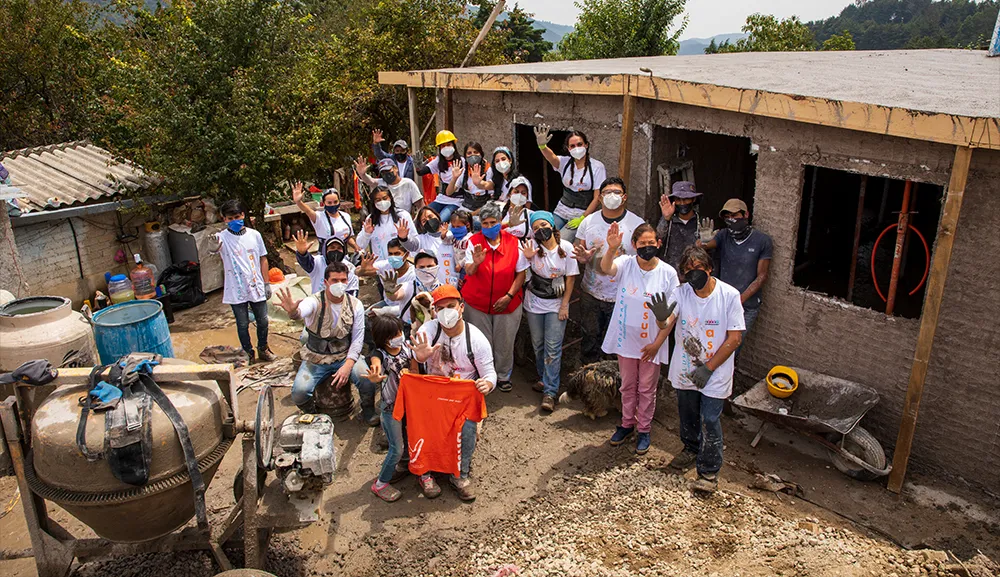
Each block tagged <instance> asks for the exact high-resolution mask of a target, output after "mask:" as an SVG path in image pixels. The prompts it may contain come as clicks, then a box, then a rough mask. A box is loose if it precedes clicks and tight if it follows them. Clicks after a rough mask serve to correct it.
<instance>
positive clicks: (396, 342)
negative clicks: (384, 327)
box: [389, 335, 403, 349]
mask: <svg viewBox="0 0 1000 577" xmlns="http://www.w3.org/2000/svg"><path fill="white" fill-rule="evenodd" d="M389 346H390V347H392V348H394V349H399V348H402V347H403V335H399V336H398V337H393V338H392V339H390V340H389Z"/></svg>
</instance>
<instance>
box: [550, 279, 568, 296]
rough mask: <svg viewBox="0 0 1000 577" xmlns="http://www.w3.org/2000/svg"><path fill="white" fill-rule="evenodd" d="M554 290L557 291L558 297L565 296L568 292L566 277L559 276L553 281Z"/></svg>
mask: <svg viewBox="0 0 1000 577" xmlns="http://www.w3.org/2000/svg"><path fill="white" fill-rule="evenodd" d="M552 290H554V291H555V293H556V296H557V297H561V296H563V293H565V292H566V277H564V276H557V277H556V278H554V279H552Z"/></svg>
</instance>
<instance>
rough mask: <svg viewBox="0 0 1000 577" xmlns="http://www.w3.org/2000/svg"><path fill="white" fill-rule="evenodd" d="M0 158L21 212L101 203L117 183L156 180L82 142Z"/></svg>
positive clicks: (145, 184)
mask: <svg viewBox="0 0 1000 577" xmlns="http://www.w3.org/2000/svg"><path fill="white" fill-rule="evenodd" d="M0 162H2V163H3V165H4V167H6V168H7V170H8V171H9V172H10V178H11V184H12V185H13V186H15V187H17V188H19V189H21V191H23V192H24V193H25V194H26V195H27V196H26V197H25V198H20V199H17V200H16V201H15V202H17V203H18V206H20V208H21V211H22V212H25V213H29V212H38V211H43V210H57V209H60V208H66V207H70V206H78V205H82V204H87V203H90V202H93V201H95V200H100V201H104V202H106V201H108V200H110V199H111V198H113V197H115V196H118V194H119V190H120V187H121V186H122V185H124V186H125V187H127V188H128V189H130V190H138V189H146V188H149V187H150V186H152V185H153V184H156V182H157V180H156V179H155V178H153V177H150V176H148V175H146V173H144V172H143V171H142V169H141V168H139V167H136V166H134V165H132V164H131V163H128V162H125V163H121V162H117V161H115V159H114V156H112V154H111V153H110V152H108V151H107V150H104V149H103V148H101V147H99V146H95V145H93V144H91V143H90V142H87V141H79V142H66V143H62V144H53V145H49V146H39V147H35V148H26V149H23V150H13V151H10V152H6V153H4V154H3V156H2V157H0Z"/></svg>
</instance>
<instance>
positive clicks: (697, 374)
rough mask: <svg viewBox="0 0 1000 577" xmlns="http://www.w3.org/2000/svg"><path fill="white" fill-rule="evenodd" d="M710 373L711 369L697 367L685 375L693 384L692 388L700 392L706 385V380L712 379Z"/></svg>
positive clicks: (703, 366)
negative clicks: (694, 387) (696, 388)
mask: <svg viewBox="0 0 1000 577" xmlns="http://www.w3.org/2000/svg"><path fill="white" fill-rule="evenodd" d="M712 372H713V371H712V369H710V368H708V367H707V366H705V365H699V366H698V368H697V369H695V370H693V371H691V372H690V373H688V374H687V378H688V379H690V381H691V382H692V383H694V386H696V387H698V390H701V389H704V388H705V385H707V384H708V379H710V378H712Z"/></svg>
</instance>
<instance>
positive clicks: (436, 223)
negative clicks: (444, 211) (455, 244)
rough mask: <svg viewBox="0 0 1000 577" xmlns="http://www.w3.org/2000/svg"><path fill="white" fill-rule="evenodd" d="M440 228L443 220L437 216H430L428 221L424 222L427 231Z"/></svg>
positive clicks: (430, 231) (435, 230) (434, 230)
mask: <svg viewBox="0 0 1000 577" xmlns="http://www.w3.org/2000/svg"><path fill="white" fill-rule="evenodd" d="M440 229H441V221H440V220H439V219H437V218H433V217H432V218H428V219H427V221H426V222H424V232H426V233H432V232H437V231H438V230H440Z"/></svg>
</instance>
